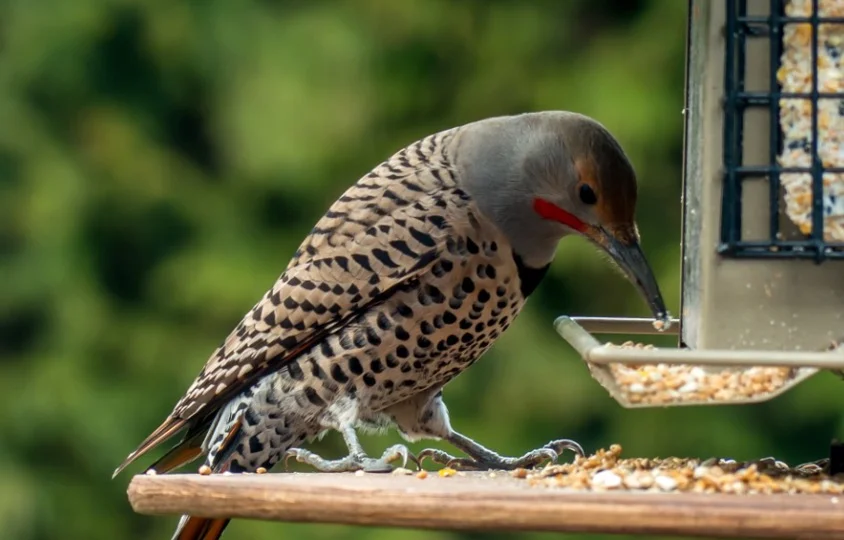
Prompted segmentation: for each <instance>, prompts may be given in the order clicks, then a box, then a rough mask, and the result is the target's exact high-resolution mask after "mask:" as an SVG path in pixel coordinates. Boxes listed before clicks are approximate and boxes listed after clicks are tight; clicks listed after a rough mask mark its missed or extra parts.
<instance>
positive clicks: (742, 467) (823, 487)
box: [512, 444, 844, 495]
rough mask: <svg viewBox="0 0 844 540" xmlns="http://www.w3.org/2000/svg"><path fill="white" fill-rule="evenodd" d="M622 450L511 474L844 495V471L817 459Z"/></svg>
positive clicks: (600, 487)
mask: <svg viewBox="0 0 844 540" xmlns="http://www.w3.org/2000/svg"><path fill="white" fill-rule="evenodd" d="M621 453H622V448H621V446H620V445H617V444H614V445H612V446H610V448H609V450H605V449H601V450H598V452H596V453H595V454H593V455H591V456H585V457H580V456H579V457H577V458H576V459H575V460H574V461H573V462H572V463H566V464H561V465H549V466H547V467H545V468H544V469H541V470H537V471H527V470H525V469H517V470H515V471H513V473H512V475H513V476H514V477H516V478H523V479H525V480H526V481H527V482H529V483H530V484H531V485H532V486H536V487H549V488H557V487H559V488H569V489H575V490H583V491H608V490H622V491H651V492H696V493H735V494H773V493H788V494H798V493H800V494H803V493H805V494H809V493H815V494H819V493H820V494H830V495H841V494H844V475H842V474H839V475H837V476H835V477H830V476H828V475H827V474H825V472H824V469H823V468H822V467H821V466H820V465H818V464H815V463H807V464H804V465H800V466H797V467H789V466H788V465H787V464H786V463H783V462H782V461H778V460H775V459H773V458H765V459H761V460H755V461H746V462H738V461H733V460H727V459H716V458H712V459H707V460H699V459H686V458H677V457H669V458H627V459H622V458H621Z"/></svg>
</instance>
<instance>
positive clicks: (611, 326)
mask: <svg viewBox="0 0 844 540" xmlns="http://www.w3.org/2000/svg"><path fill="white" fill-rule="evenodd" d="M571 319H572V320H573V321H574V322H576V323H577V324H579V325H580V326H581V327H582V328H583V329H584V330H586V331H587V332H589V333H590V334H663V335H666V336H676V335H677V334H678V333H679V332H680V328H679V325H680V319H671V326H670V327H669V328H668V329H667V330H664V331H659V330H657V329H656V328H654V320H653V319H646V318H637V317H572V318H571Z"/></svg>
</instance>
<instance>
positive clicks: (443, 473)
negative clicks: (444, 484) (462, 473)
mask: <svg viewBox="0 0 844 540" xmlns="http://www.w3.org/2000/svg"><path fill="white" fill-rule="evenodd" d="M456 473H457V471H455V470H454V469H452V468H451V467H445V468H443V469H440V470H439V471H438V472H437V474H438V475H440V476H441V477H443V478H448V477H449V476H454V475H455V474H456Z"/></svg>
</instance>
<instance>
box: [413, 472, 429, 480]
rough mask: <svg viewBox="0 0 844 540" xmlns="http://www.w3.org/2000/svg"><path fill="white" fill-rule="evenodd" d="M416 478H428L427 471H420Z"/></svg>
mask: <svg viewBox="0 0 844 540" xmlns="http://www.w3.org/2000/svg"><path fill="white" fill-rule="evenodd" d="M416 478H418V479H420V480H424V479H426V478H428V473H427V471H419V472H418V473H416Z"/></svg>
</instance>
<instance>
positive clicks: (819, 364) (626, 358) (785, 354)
mask: <svg viewBox="0 0 844 540" xmlns="http://www.w3.org/2000/svg"><path fill="white" fill-rule="evenodd" d="M554 328H555V329H556V330H557V333H559V334H560V335H561V336H562V337H563V339H565V340H566V341H567V342H568V343H569V344H570V345H571V346H572V347H573V348H574V349H575V350H576V351H577V352H578V354H580V356H581V357H582V358H583V359H584V360H586V361H587V362H590V363H593V364H612V363H625V364H656V363H665V364H691V365H707V366H747V367H752V366H787V367H816V368H821V369H844V353H842V352H810V351H793V352H791V351H730V350H696V349H667V348H655V349H620V348H614V347H612V348H611V347H608V346H606V345H605V344H602V343H600V342H599V341H598V340H596V339H595V338H594V337H593V336H592V335H591V334H590V333H589V332H587V331H586V330H585V329H584V328H583V327H582V326H580V325H579V324H578V323H577V322H576V321H575V320H574V319H573V318H571V317H565V316H563V317H559V318H558V319H557V320H556V321H554Z"/></svg>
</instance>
